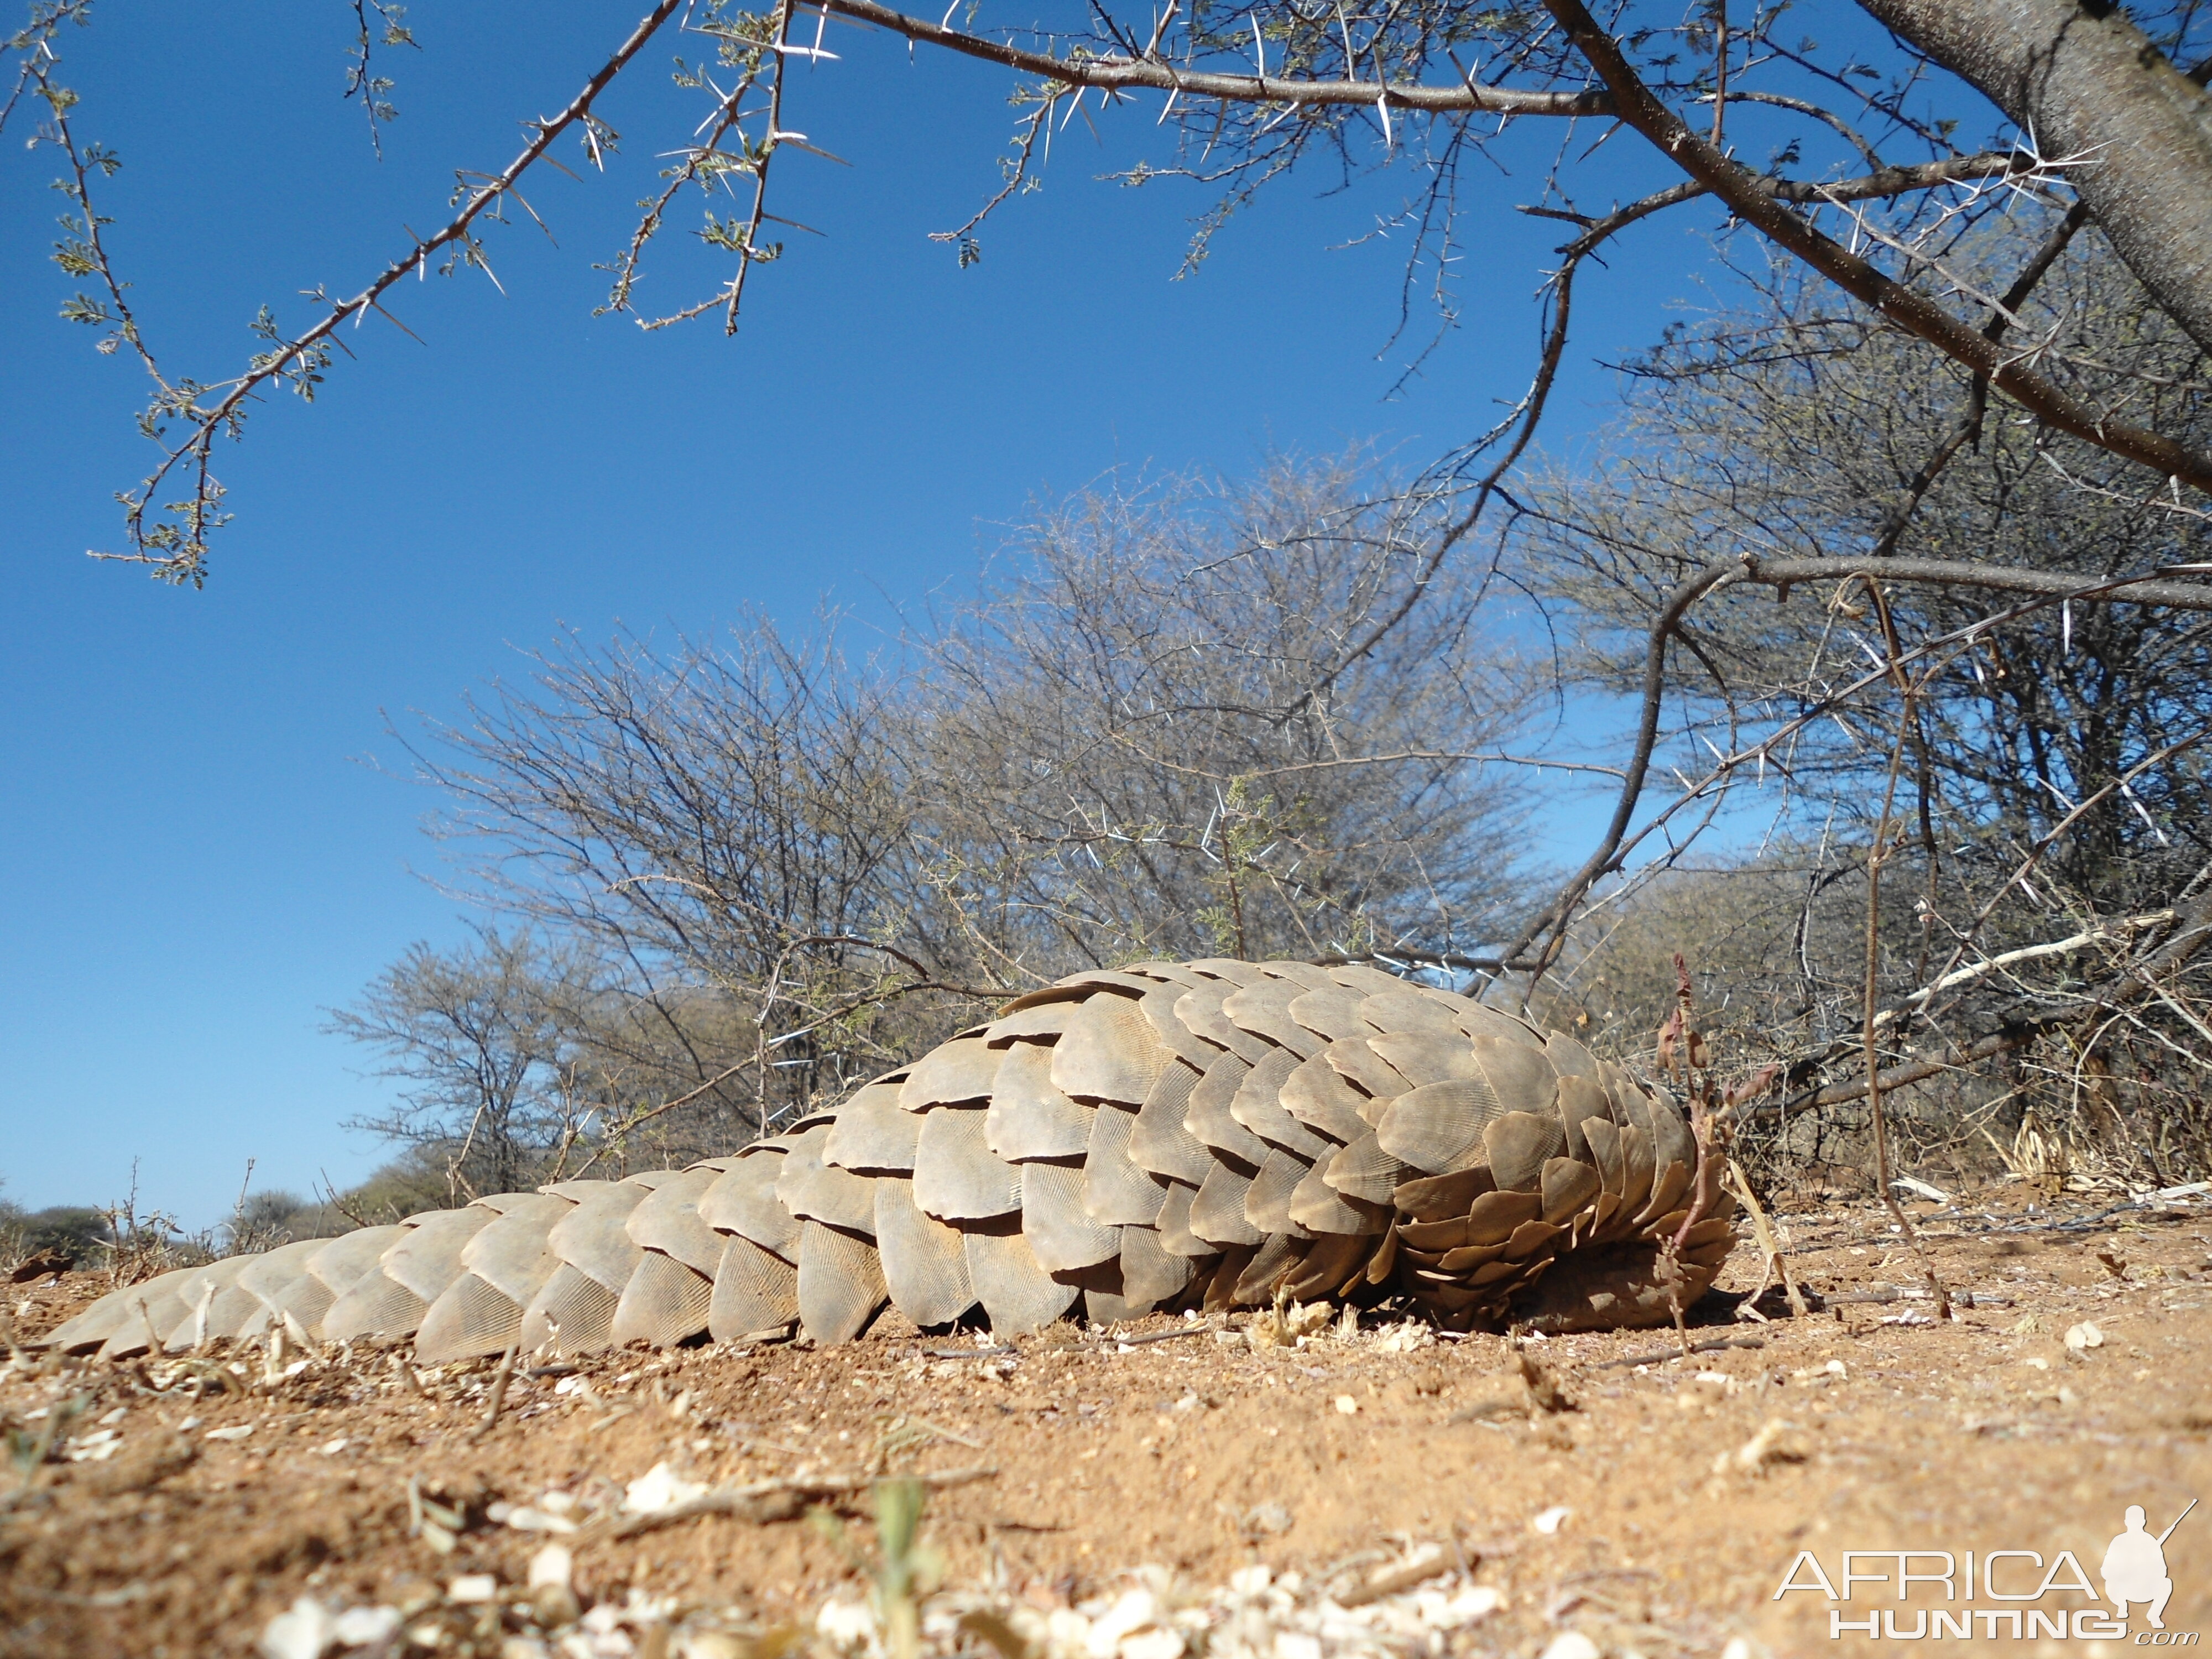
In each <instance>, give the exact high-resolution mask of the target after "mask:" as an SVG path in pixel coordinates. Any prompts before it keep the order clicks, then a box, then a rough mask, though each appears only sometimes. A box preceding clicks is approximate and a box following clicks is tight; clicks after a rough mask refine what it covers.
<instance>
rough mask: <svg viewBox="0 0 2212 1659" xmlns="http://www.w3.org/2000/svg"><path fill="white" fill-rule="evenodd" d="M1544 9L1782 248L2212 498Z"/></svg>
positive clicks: (1990, 374)
mask: <svg viewBox="0 0 2212 1659" xmlns="http://www.w3.org/2000/svg"><path fill="white" fill-rule="evenodd" d="M1545 8H1546V9H1547V10H1548V11H1549V12H1550V13H1551V14H1552V15H1553V17H1555V18H1556V19H1558V20H1559V24H1560V26H1561V27H1563V28H1565V30H1566V32H1567V34H1568V37H1569V38H1570V39H1571V40H1572V41H1573V42H1574V44H1575V46H1576V49H1577V51H1579V52H1581V53H1582V55H1583V58H1586V59H1587V60H1588V61H1589V64H1590V67H1591V68H1592V69H1593V70H1595V71H1596V73H1597V76H1598V78H1599V79H1600V80H1601V81H1602V82H1605V84H1606V86H1607V88H1609V89H1610V90H1611V92H1612V93H1613V99H1614V101H1615V104H1616V106H1617V113H1618V114H1619V116H1620V119H1621V120H1623V121H1624V122H1626V124H1627V125H1630V126H1632V127H1633V128H1635V129H1636V131H1638V132H1640V133H1642V134H1643V135H1644V137H1645V138H1647V139H1649V140H1650V143H1652V144H1653V145H1654V146H1656V148H1657V149H1659V150H1660V151H1661V153H1662V154H1663V155H1666V156H1667V157H1668V159H1669V160H1671V161H1674V164H1675V165H1676V166H1678V167H1680V168H1681V169H1682V171H1683V172H1685V173H1688V174H1689V175H1690V177H1691V178H1692V179H1695V180H1697V181H1698V182H1699V183H1700V184H1702V185H1705V187H1706V188H1707V189H1708V190H1710V191H1711V192H1712V193H1713V194H1714V195H1715V196H1717V197H1719V198H1720V199H1721V200H1722V201H1723V203H1725V204H1727V205H1728V207H1729V210H1731V211H1732V212H1734V213H1735V216H1737V217H1738V218H1741V220H1743V221H1744V222H1746V223H1747V224H1749V225H1750V226H1752V227H1753V228H1754V229H1756V230H1758V231H1759V232H1760V233H1761V234H1764V235H1765V237H1766V238H1767V239H1768V240H1771V241H1772V242H1773V243H1774V244H1775V245H1776V246H1778V247H1780V248H1782V249H1783V250H1784V252H1788V253H1790V254H1792V255H1794V256H1795V257H1796V258H1798V259H1800V260H1802V261H1803V263H1804V264H1807V265H1808V266H1810V267H1811V268H1812V269H1813V270H1817V271H1819V272H1820V274H1821V275H1822V276H1826V278H1827V279H1828V280H1829V281H1830V282H1832V283H1835V284H1836V286H1837V287H1838V288H1840V289H1843V290H1844V292H1845V293H1847V294H1849V295H1851V296H1852V298H1854V299H1856V300H1857V301H1860V302H1862V303H1863V304H1865V305H1868V306H1870V307H1873V308H1874V309H1875V310H1876V311H1879V312H1880V313H1881V314H1882V315H1883V316H1885V317H1887V318H1888V319H1889V320H1890V321H1892V322H1893V323H1895V324H1896V325H1898V326H1899V327H1900V328H1902V329H1904V330H1905V331H1906V332H1908V333H1910V334H1912V335H1915V336H1917V337H1919V338H1920V339H1923V340H1924V341H1926V342H1927V343H1929V344H1930V345H1932V346H1934V347H1936V349H1938V350H1940V351H1942V352H1943V353H1945V354H1946V355H1947V356H1951V357H1954V358H1955V359H1957V360H1958V361H1959V362H1961V363H1964V364H1965V365H1966V367H1967V368H1970V369H1972V370H1973V371H1974V373H1975V374H1979V375H1983V376H1985V377H1987V379H1988V380H1989V381H1990V384H1991V385H1992V386H1996V388H1997V389H1998V390H1999V391H2001V392H2004V393H2005V394H2006V395H2007V396H2008V397H2009V398H2012V399H2013V400H2014V401H2015V402H2016V403H2018V404H2020V405H2021V408H2023V409H2025V410H2027V411H2028V412H2029V413H2030V414H2032V415H2033V416H2035V417H2036V418H2037V419H2038V420H2039V421H2041V422H2043V423H2044V424H2045V425H2046V426H2050V427H2053V428H2057V430H2059V431H2061V432H2065V433H2069V434H2070V435H2073V436H2075V437H2077V438H2080V439H2081V440H2082V441H2084V442H2086V443H2090V444H2093V445H2095V446H2096V447H2098V448H2100V449H2103V450H2106V451H2109V452H2110V453H2112V454H2115V455H2118V456H2120V457H2122V458H2123V459H2127V460H2131V461H2136V462H2138V463H2140V464H2141V465H2145V466H2149V467H2153V468H2155V469H2156V470H2157V471H2158V473H2159V475H2160V477H2169V478H2179V479H2180V480H2181V481H2182V482H2184V483H2187V484H2189V485H2191V487H2193V488H2195V489H2200V490H2203V491H2206V492H2207V493H2212V455H2208V454H2205V453H2203V452H2201V451H2198V450H2196V449H2192V448H2191V447H2189V446H2188V445H2186V444H2181V443H2177V442H2175V441H2173V440H2172V439H2171V438H2167V437H2165V436H2163V435H2160V434H2159V433H2155V432H2151V431H2148V430H2146V429H2145V428H2141V427H2136V426H2130V425H2128V424H2126V423H2124V422H2118V421H2110V420H2107V419H2106V418H2105V417H2104V416H2101V415H2100V414H2099V413H2098V412H2097V411H2096V410H2094V409H2092V408H2091V407H2090V406H2089V405H2088V404H2085V403H2083V402H2082V401H2081V399H2079V398H2075V397H2074V396H2073V395H2072V394H2071V393H2069V392H2065V391H2064V390H2063V389H2061V388H2060V387H2059V386H2056V385H2054V384H2053V383H2051V381H2050V380H2045V378H2044V377H2043V376H2042V375H2040V374H2036V373H2035V372H2034V371H2033V370H2032V369H2030V368H2027V367H2026V365H2024V364H2023V363H2021V362H2018V361H2017V360H2015V359H2014V358H2012V357H2009V356H2007V355H2006V354H2005V353H2004V352H2002V350H2001V349H1999V348H1998V346H1997V345H1996V343H1995V342H1993V341H1991V340H1990V339H1989V338H1988V337H1986V336H1985V335H1984V334H1983V332H1982V331H1980V330H1978V329H1976V328H1972V327H1969V326H1968V325H1966V324H1965V323H1963V322H1961V321H1960V319H1958V318H1956V317H1954V316H1953V315H1952V314H1951V313H1949V312H1948V311H1946V310H1944V309H1943V308H1942V307H1941V306H1939V305H1937V304H1936V302H1935V301H1932V300H1930V299H1929V298H1928V297H1927V296H1926V295H1923V294H1921V293H1919V292H1917V290H1915V289H1911V288H1910V287H1908V286H1906V285H1905V283H1900V282H1899V281H1897V279H1896V278H1894V277H1893V276H1889V275H1887V273H1885V272H1884V271H1882V270H1880V269H1879V268H1878V267H1876V266H1875V265H1874V264H1871V263H1870V262H1869V261H1868V260H1866V259H1863V258H1860V257H1859V256H1858V255H1857V254H1856V253H1853V252H1851V251H1850V249H1848V248H1846V247H1844V246H1843V244H1841V243H1840V242H1838V241H1837V240H1835V239H1834V238H1832V237H1831V236H1829V235H1827V234H1825V233H1824V232H1822V231H1821V230H1820V229H1819V228H1816V227H1815V226H1814V223H1813V222H1812V221H1811V220H1810V219H1808V218H1807V217H1806V216H1804V215H1802V214H1800V213H1796V212H1794V211H1792V210H1791V209H1790V207H1789V206H1788V205H1787V204H1784V203H1783V202H1781V201H1778V200H1777V199H1776V198H1775V197H1773V196H1771V195H1770V194H1768V193H1767V192H1766V191H1763V190H1761V189H1760V188H1759V182H1758V176H1757V175H1756V174H1754V173H1752V172H1750V171H1749V170H1748V169H1747V168H1746V167H1743V166H1741V164H1740V163H1738V162H1737V161H1734V160H1732V159H1731V158H1730V157H1729V156H1727V155H1723V154H1722V153H1721V151H1719V150H1718V149H1715V148H1714V147H1713V145H1712V144H1711V143H1708V142H1707V141H1706V140H1705V139H1704V138H1701V137H1699V136H1698V135H1697V134H1696V133H1695V132H1692V131H1691V130H1690V128H1689V127H1688V126H1687V125H1685V124H1684V122H1683V121H1682V119H1681V118H1680V117H1679V116H1677V115H1676V114H1675V113H1674V111H1672V110H1670V109H1668V107H1667V106H1666V105H1664V104H1662V102H1660V100H1659V99H1658V98H1657V96H1656V95H1655V94H1653V93H1652V91H1651V90H1650V88H1649V87H1647V86H1645V85H1644V81H1643V79H1642V77H1640V76H1638V74H1637V73H1636V71H1635V70H1634V69H1632V67H1631V66H1630V64H1629V63H1628V60H1627V58H1626V57H1624V56H1623V55H1622V53H1621V51H1620V45H1619V43H1618V42H1616V41H1615V40H1613V36H1612V35H1611V34H1609V33H1607V32H1606V31H1605V30H1604V29H1601V28H1600V27H1598V25H1597V23H1596V21H1595V20H1594V19H1593V18H1592V17H1591V16H1590V15H1589V11H1588V9H1585V8H1584V7H1583V5H1582V3H1581V0H1545Z"/></svg>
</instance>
